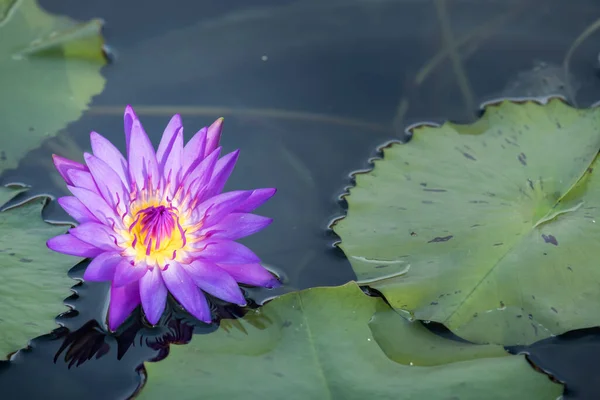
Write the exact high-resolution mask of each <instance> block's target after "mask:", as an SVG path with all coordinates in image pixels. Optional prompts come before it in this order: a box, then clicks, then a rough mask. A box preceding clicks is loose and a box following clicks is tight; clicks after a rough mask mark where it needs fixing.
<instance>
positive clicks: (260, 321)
mask: <svg viewBox="0 0 600 400" xmlns="http://www.w3.org/2000/svg"><path fill="white" fill-rule="evenodd" d="M208 299H209V300H210V305H211V311H212V312H213V313H214V314H215V315H218V316H219V319H218V320H217V321H216V323H215V324H213V325H209V326H207V325H206V324H203V323H201V322H200V321H198V320H197V319H196V318H194V317H193V316H191V315H190V314H188V313H187V312H186V311H185V310H184V309H183V308H181V307H180V306H178V305H177V304H176V303H175V302H173V304H171V307H168V309H169V311H168V312H167V313H165V315H164V317H163V318H162V319H161V321H160V322H159V325H157V326H155V327H153V328H149V327H148V326H147V325H145V324H144V323H143V319H142V318H139V316H137V315H134V316H133V317H132V318H129V319H128V320H127V321H125V323H124V324H123V325H121V327H120V328H119V329H118V330H117V331H116V332H111V331H109V330H107V329H106V328H103V327H102V326H101V325H100V324H99V323H98V322H97V321H96V320H90V321H88V322H86V323H85V324H83V325H82V326H81V327H80V328H79V329H77V330H75V331H72V332H69V333H68V334H67V335H66V336H65V338H64V340H63V343H62V344H61V346H60V348H59V349H58V351H57V352H56V354H55V356H54V363H56V362H58V360H59V359H60V357H61V355H63V353H64V357H63V358H64V362H65V363H66V364H67V365H68V368H69V369H70V368H71V367H73V366H75V367H79V366H81V365H82V364H83V363H85V362H87V361H90V360H92V359H96V360H97V359H100V358H102V357H104V356H105V355H107V354H108V353H109V352H110V350H111V345H114V344H115V343H116V345H117V360H121V359H122V358H123V357H124V356H125V354H126V353H127V352H128V351H129V350H130V349H131V348H132V347H135V346H136V344H137V345H138V346H141V347H144V348H146V349H147V350H148V355H147V360H148V361H159V360H162V359H164V358H165V357H167V356H168V354H169V347H170V345H171V344H178V345H185V344H187V343H189V342H190V340H192V336H193V335H194V334H209V333H211V332H213V331H215V330H216V329H218V327H219V326H220V327H221V328H223V329H224V330H226V331H227V332H229V331H231V330H232V329H237V330H239V331H241V332H243V333H244V334H248V332H247V331H246V329H245V328H244V326H243V324H242V323H241V322H240V321H239V320H238V319H239V318H244V320H245V321H246V322H247V323H249V324H250V325H252V326H254V327H255V328H257V329H260V330H262V329H265V328H266V327H268V326H269V325H270V324H271V323H272V321H271V319H270V318H269V317H267V316H265V315H264V314H262V313H260V312H259V311H258V310H257V307H258V305H257V304H256V303H253V302H249V303H250V304H248V305H247V306H245V307H241V306H238V305H235V304H231V303H227V302H224V301H220V300H219V299H216V298H213V297H210V296H209V297H208Z"/></svg>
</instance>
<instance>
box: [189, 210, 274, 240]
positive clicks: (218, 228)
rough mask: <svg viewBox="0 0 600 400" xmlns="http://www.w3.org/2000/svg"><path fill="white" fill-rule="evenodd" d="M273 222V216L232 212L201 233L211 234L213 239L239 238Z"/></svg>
mask: <svg viewBox="0 0 600 400" xmlns="http://www.w3.org/2000/svg"><path fill="white" fill-rule="evenodd" d="M271 222H273V220H272V219H271V218H267V217H263V216H260V215H256V214H249V213H232V214H229V215H226V216H225V217H224V218H223V219H221V220H220V221H219V222H218V223H216V224H215V225H213V226H211V227H208V228H205V229H203V230H201V231H200V232H199V234H200V235H203V236H205V235H209V234H210V238H211V239H228V240H237V239H241V238H243V237H246V236H250V235H252V234H254V233H256V232H258V231H260V230H261V229H264V228H266V227H267V226H268V225H270V224H271ZM211 233H212V234H211Z"/></svg>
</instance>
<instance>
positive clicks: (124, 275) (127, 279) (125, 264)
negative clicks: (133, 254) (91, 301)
mask: <svg viewBox="0 0 600 400" xmlns="http://www.w3.org/2000/svg"><path fill="white" fill-rule="evenodd" d="M147 272H148V267H146V263H144V262H138V263H132V262H131V261H130V260H128V259H126V258H123V259H122V261H120V262H119V264H118V265H117V267H116V269H115V276H114V278H113V285H114V286H115V287H120V286H125V285H129V284H130V283H132V282H136V281H138V280H140V279H142V277H143V276H144V275H146V273H147Z"/></svg>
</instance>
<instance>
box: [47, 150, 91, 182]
mask: <svg viewBox="0 0 600 400" xmlns="http://www.w3.org/2000/svg"><path fill="white" fill-rule="evenodd" d="M52 160H53V161H54V165H55V166H56V169H57V170H58V173H59V174H60V176H62V178H63V179H64V180H65V182H67V185H73V182H72V181H71V178H69V175H68V173H67V172H68V171H69V170H71V169H77V170H80V171H87V167H86V166H85V165H83V164H81V163H78V162H77V161H72V160H69V159H66V158H64V157H61V156H57V155H56V154H52Z"/></svg>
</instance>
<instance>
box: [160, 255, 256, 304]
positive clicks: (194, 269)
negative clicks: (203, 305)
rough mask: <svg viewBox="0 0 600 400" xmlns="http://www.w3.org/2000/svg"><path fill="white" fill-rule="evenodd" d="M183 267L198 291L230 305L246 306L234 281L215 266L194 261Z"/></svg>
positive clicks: (201, 261) (205, 262)
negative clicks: (202, 291)
mask: <svg viewBox="0 0 600 400" xmlns="http://www.w3.org/2000/svg"><path fill="white" fill-rule="evenodd" d="M183 267H184V268H185V270H186V271H187V273H188V275H189V276H191V277H192V279H193V280H194V282H195V283H196V285H198V287H199V288H200V289H202V290H204V291H205V292H207V293H210V294H212V295H213V296H215V297H217V298H219V299H222V300H225V301H228V302H230V303H234V304H238V305H240V306H245V305H246V299H245V298H244V295H243V294H242V291H241V290H240V287H239V286H238V284H237V282H236V281H235V279H233V278H232V277H231V275H229V274H228V273H227V272H226V271H225V270H223V269H221V268H219V267H218V266H217V264H214V263H211V262H207V261H203V260H195V261H193V262H192V263H191V264H189V265H183ZM171 292H172V290H171Z"/></svg>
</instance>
